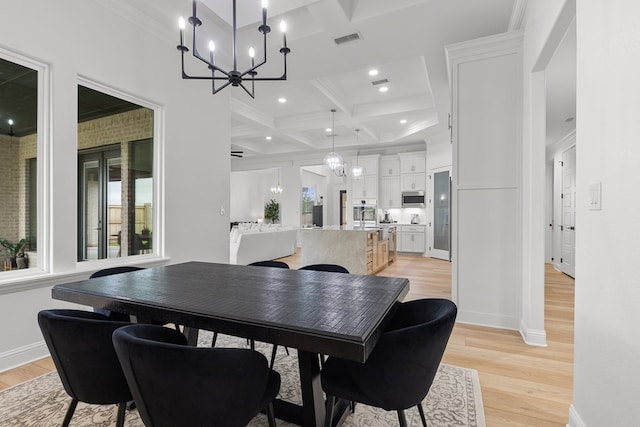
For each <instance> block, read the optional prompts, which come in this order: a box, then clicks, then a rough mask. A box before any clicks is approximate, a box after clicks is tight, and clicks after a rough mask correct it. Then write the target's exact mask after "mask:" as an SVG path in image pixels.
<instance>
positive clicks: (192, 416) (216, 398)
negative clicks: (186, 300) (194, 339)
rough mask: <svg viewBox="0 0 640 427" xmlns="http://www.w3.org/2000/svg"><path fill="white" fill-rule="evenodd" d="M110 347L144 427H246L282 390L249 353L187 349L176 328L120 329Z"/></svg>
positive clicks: (259, 356) (256, 356)
mask: <svg viewBox="0 0 640 427" xmlns="http://www.w3.org/2000/svg"><path fill="white" fill-rule="evenodd" d="M113 343H114V346H115V349H116V352H117V354H118V357H119V358H120V362H121V364H122V368H123V370H124V373H125V376H126V378H127V380H128V382H129V386H130V387H131V392H132V394H133V396H134V401H135V402H136V406H137V407H138V410H139V412H140V416H141V418H142V420H143V421H144V423H145V425H146V426H148V427H165V426H166V427H175V426H180V425H183V426H204V425H211V426H214V425H215V426H221V427H224V426H244V425H246V424H248V423H249V421H250V420H251V419H252V418H253V417H255V416H256V415H257V414H258V413H259V412H260V411H261V410H262V409H263V408H265V407H267V405H269V404H270V403H271V401H272V400H273V398H275V396H276V394H277V392H278V390H279V388H280V377H279V375H278V374H277V373H275V372H273V371H271V370H270V369H269V368H268V367H267V360H266V358H265V357H264V356H263V355H262V354H260V353H258V352H256V351H253V350H249V349H235V348H204V347H192V346H187V345H186V340H185V338H184V336H183V335H182V334H180V333H179V332H177V331H175V330H172V329H169V328H163V327H161V326H154V325H142V324H140V325H131V326H128V327H125V328H122V329H119V330H118V331H116V332H115V333H114V335H113Z"/></svg>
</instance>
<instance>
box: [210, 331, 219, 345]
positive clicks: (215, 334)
mask: <svg viewBox="0 0 640 427" xmlns="http://www.w3.org/2000/svg"><path fill="white" fill-rule="evenodd" d="M217 339H218V333H217V332H215V331H214V332H213V338H212V339H211V347H215V346H216V340H217Z"/></svg>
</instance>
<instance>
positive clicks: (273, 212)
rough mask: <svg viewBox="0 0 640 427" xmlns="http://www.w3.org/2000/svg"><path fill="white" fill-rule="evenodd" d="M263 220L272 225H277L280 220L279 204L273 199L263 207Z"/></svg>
mask: <svg viewBox="0 0 640 427" xmlns="http://www.w3.org/2000/svg"><path fill="white" fill-rule="evenodd" d="M264 218H265V219H266V220H267V221H269V222H271V223H273V224H275V223H277V222H278V220H279V219H280V203H278V202H276V201H275V200H274V199H271V200H269V202H268V203H267V204H265V205H264Z"/></svg>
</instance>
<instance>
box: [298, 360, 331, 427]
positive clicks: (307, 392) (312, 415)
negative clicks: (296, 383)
mask: <svg viewBox="0 0 640 427" xmlns="http://www.w3.org/2000/svg"><path fill="white" fill-rule="evenodd" d="M298 364H299V365H300V386H301V387H302V406H303V412H304V414H303V418H304V426H305V427H306V426H322V425H323V424H324V417H325V403H324V393H323V392H322V385H321V384H320V362H319V360H318V354H317V353H309V352H306V351H301V350H298Z"/></svg>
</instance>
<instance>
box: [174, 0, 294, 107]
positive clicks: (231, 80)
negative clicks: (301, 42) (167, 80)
mask: <svg viewBox="0 0 640 427" xmlns="http://www.w3.org/2000/svg"><path fill="white" fill-rule="evenodd" d="M267 2H268V0H262V25H260V26H259V27H258V31H259V32H260V33H262V36H263V60H262V62H260V63H259V64H257V65H256V64H255V51H254V49H253V47H251V48H250V49H249V59H250V63H251V66H250V67H249V68H248V69H246V70H244V71H240V70H238V50H237V46H236V30H237V26H236V0H233V29H232V40H233V46H232V47H233V70H231V71H225V70H223V69H222V68H220V67H218V66H217V65H216V63H215V56H214V53H215V48H216V46H215V43H214V42H213V41H209V58H204V57H203V56H202V55H200V53H199V52H198V49H197V47H196V45H197V39H198V37H197V34H196V33H197V28H198V27H199V26H201V25H202V21H201V20H200V18H198V13H197V3H198V0H193V16H190V17H189V23H190V24H191V25H192V27H193V43H192V48H193V56H194V57H195V58H197V59H199V60H200V61H202V62H204V63H205V64H207V68H208V69H209V70H211V75H210V76H192V75H189V74H187V72H186V71H185V69H184V55H185V53H187V52H189V48H188V47H186V46H185V45H184V30H185V26H186V22H185V20H184V18H182V17H180V19H179V20H178V27H179V28H180V44H179V45H178V50H179V51H180V52H181V55H180V56H181V62H182V78H183V79H194V80H211V89H212V93H213V94H216V93H218V92H220V91H221V90H222V89H224V88H225V87H227V86H229V85H231V86H240V87H241V88H242V89H244V91H245V92H247V94H249V96H250V97H251V98H255V82H256V81H268V80H271V81H273V80H287V55H288V54H289V53H290V52H291V49H289V48H288V47H287V34H286V30H287V26H286V24H285V22H284V21H282V22H280V31H282V47H281V48H280V53H281V54H282V57H283V63H284V71H283V73H282V75H281V76H280V77H256V76H257V75H258V71H257V69H258V68H259V67H261V66H262V65H264V64H266V62H267V34H268V33H269V32H271V27H269V26H268V25H267ZM216 80H226V83H224V84H222V86H219V87H216ZM248 82H250V83H251V90H249V89H247V87H246V86H245V84H246V83H248Z"/></svg>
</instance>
